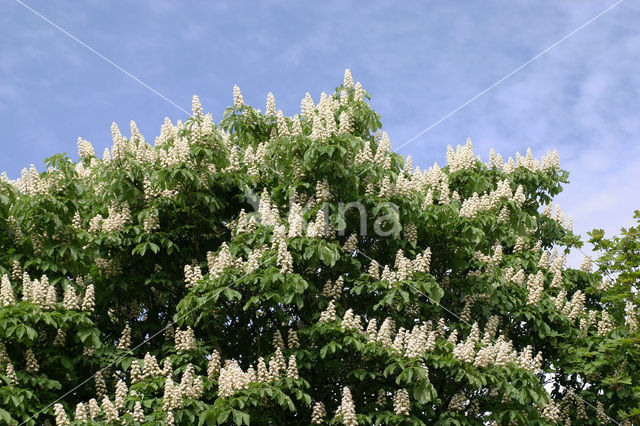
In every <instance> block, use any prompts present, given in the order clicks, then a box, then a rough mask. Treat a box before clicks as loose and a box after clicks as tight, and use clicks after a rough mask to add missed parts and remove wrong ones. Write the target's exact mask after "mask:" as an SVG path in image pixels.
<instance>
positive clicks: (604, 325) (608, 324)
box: [598, 310, 615, 337]
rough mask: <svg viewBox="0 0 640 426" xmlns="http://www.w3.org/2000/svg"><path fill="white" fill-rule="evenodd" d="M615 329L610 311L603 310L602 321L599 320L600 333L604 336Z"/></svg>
mask: <svg viewBox="0 0 640 426" xmlns="http://www.w3.org/2000/svg"><path fill="white" fill-rule="evenodd" d="M614 329H615V325H614V324H613V322H612V321H611V317H610V316H609V312H607V311H604V310H603V311H602V317H601V319H600V322H598V335H599V336H603V337H604V336H606V335H607V334H608V333H609V332H611V331H613V330H614Z"/></svg>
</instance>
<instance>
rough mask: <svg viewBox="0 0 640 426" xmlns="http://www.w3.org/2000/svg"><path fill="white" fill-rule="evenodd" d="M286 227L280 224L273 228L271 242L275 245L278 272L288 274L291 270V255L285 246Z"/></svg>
mask: <svg viewBox="0 0 640 426" xmlns="http://www.w3.org/2000/svg"><path fill="white" fill-rule="evenodd" d="M285 236H286V229H285V227H284V225H280V226H278V227H276V228H275V229H274V232H273V244H274V245H275V246H276V247H277V250H278V254H277V260H276V262H277V264H278V266H280V273H282V274H290V273H292V272H293V257H292V256H291V253H290V252H289V250H288V248H287V241H286V239H285Z"/></svg>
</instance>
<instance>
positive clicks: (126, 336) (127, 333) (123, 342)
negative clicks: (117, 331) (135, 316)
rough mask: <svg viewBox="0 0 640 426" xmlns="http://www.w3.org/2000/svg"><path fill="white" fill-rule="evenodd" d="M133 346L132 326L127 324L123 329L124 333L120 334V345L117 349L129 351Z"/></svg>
mask: <svg viewBox="0 0 640 426" xmlns="http://www.w3.org/2000/svg"><path fill="white" fill-rule="evenodd" d="M130 347H131V327H130V326H129V324H127V325H126V326H125V327H124V330H122V334H121V335H120V340H119V341H118V346H117V347H116V349H118V350H120V351H127V350H129V348H130Z"/></svg>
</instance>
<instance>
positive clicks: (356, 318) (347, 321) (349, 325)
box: [340, 309, 364, 333]
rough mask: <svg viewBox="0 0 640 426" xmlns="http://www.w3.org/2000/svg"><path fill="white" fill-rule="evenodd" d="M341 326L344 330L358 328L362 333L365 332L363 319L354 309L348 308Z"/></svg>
mask: <svg viewBox="0 0 640 426" xmlns="http://www.w3.org/2000/svg"><path fill="white" fill-rule="evenodd" d="M340 327H341V328H342V329H343V330H356V331H358V332H360V333H364V328H362V319H361V318H360V315H354V314H353V309H347V311H346V312H345V313H344V317H343V318H342V323H341V324H340Z"/></svg>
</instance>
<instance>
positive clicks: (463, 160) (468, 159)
mask: <svg viewBox="0 0 640 426" xmlns="http://www.w3.org/2000/svg"><path fill="white" fill-rule="evenodd" d="M475 161H476V159H475V155H474V154H473V143H472V142H471V139H469V138H467V142H466V143H465V145H464V146H460V145H458V146H457V147H456V150H455V152H454V151H453V148H452V147H451V145H449V146H447V163H448V164H449V170H450V171H451V173H455V172H458V171H460V170H466V169H471V168H473V166H474V165H475Z"/></svg>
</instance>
